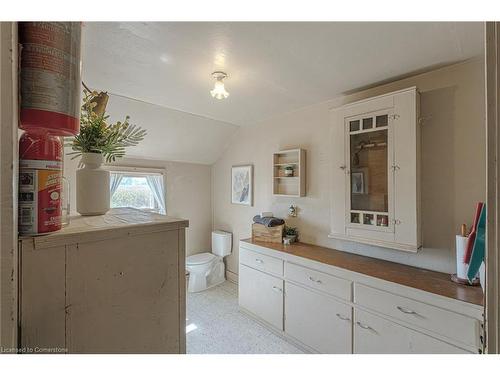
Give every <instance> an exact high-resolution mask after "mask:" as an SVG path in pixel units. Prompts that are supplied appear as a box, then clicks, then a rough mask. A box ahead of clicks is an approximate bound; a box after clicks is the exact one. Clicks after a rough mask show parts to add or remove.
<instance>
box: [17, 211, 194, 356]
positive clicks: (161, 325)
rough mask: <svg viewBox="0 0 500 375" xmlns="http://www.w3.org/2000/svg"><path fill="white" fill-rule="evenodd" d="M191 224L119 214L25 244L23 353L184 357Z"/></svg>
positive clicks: (76, 222) (80, 220) (78, 221)
mask: <svg viewBox="0 0 500 375" xmlns="http://www.w3.org/2000/svg"><path fill="white" fill-rule="evenodd" d="M187 225H188V222H187V221H186V220H182V219H175V218H171V217H167V216H163V215H158V214H153V213H146V212H142V211H139V210H134V209H130V208H122V209H112V210H111V211H109V212H108V213H107V214H106V215H102V216H94V217H88V216H85V217H83V216H79V217H75V218H74V219H73V220H72V222H71V224H70V225H69V226H68V227H66V228H63V229H62V230H61V231H59V232H55V233H52V234H49V235H47V236H40V237H25V238H21V239H20V241H19V254H20V265H21V266H20V324H21V326H20V339H21V342H20V345H21V347H23V348H29V349H32V350H34V352H40V353H47V352H49V353H174V354H180V353H185V352H186V344H185V338H186V331H185V327H186V311H185V296H186V294H185V293H186V287H185V233H184V232H185V228H186V227H187Z"/></svg>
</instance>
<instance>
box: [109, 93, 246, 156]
mask: <svg viewBox="0 0 500 375" xmlns="http://www.w3.org/2000/svg"><path fill="white" fill-rule="evenodd" d="M207 94H208V93H207ZM106 109H107V112H108V114H109V116H110V120H112V121H118V120H119V121H123V120H124V119H125V116H126V115H129V116H130V122H131V123H132V124H137V125H139V126H142V127H143V128H145V129H146V130H147V131H148V135H147V136H146V137H145V138H144V140H143V141H142V142H141V143H140V144H139V145H137V146H136V147H131V148H129V149H128V150H127V156H129V157H138V158H148V159H157V160H175V161H183V162H189V163H200V164H208V165H211V164H213V163H214V162H215V161H216V160H217V158H218V157H219V156H220V154H221V150H223V149H224V147H225V146H226V145H227V144H228V143H229V139H230V138H231V136H232V135H233V134H234V133H235V132H236V130H237V129H238V127H237V126H235V125H233V124H229V123H227V122H223V121H218V120H213V119H210V118H206V117H203V116H197V115H194V114H191V113H187V112H182V111H177V110H175V109H171V108H167V107H162V106H159V105H155V104H150V103H146V102H142V101H140V100H135V99H130V98H126V97H123V96H119V95H115V94H110V95H109V102H108V105H107V107H106Z"/></svg>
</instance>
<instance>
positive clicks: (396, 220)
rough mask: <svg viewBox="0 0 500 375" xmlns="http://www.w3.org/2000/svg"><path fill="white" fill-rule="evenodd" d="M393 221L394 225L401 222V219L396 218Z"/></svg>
mask: <svg viewBox="0 0 500 375" xmlns="http://www.w3.org/2000/svg"><path fill="white" fill-rule="evenodd" d="M392 222H393V223H394V225H399V224H401V220H399V219H394V220H393V221H392Z"/></svg>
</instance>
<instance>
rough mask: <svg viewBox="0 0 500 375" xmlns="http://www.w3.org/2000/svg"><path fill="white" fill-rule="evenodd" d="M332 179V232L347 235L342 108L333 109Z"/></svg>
mask: <svg viewBox="0 0 500 375" xmlns="http://www.w3.org/2000/svg"><path fill="white" fill-rule="evenodd" d="M331 116H332V122H333V126H332V131H331V136H332V148H331V150H332V151H331V152H332V179H331V182H330V183H331V186H330V191H331V203H330V204H331V207H330V221H331V234H333V235H340V236H344V235H345V232H346V231H345V229H346V228H345V212H346V199H345V198H346V194H345V181H346V173H347V165H346V160H345V147H344V139H345V132H344V116H343V111H342V110H341V109H336V110H334V111H332V114H331Z"/></svg>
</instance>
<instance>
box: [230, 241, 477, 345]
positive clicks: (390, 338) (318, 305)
mask: <svg viewBox="0 0 500 375" xmlns="http://www.w3.org/2000/svg"><path fill="white" fill-rule="evenodd" d="M292 246H293V245H292ZM306 246H307V245H306ZM270 247H275V248H277V245H274V246H273V245H270ZM270 247H266V246H264V245H262V244H259V245H256V244H254V243H251V242H247V241H241V242H240V273H239V293H240V295H239V303H240V308H241V310H242V311H243V312H247V313H250V315H251V316H252V317H253V318H256V319H257V320H259V321H260V322H262V323H264V324H265V325H266V326H268V327H269V328H271V329H272V330H274V331H275V332H276V333H278V334H280V335H282V336H283V337H284V338H286V339H288V340H289V341H291V342H292V343H294V344H296V345H297V346H299V347H300V348H302V349H303V350H305V351H308V352H313V353H477V352H481V351H482V343H481V335H482V333H481V332H482V324H481V322H482V306H479V305H474V304H471V303H466V302H463V301H459V300H456V299H452V298H447V297H443V296H440V295H437V294H434V293H429V292H425V291H423V290H420V289H415V288H410V287H408V286H404V285H400V284H395V283H393V282H389V281H385V280H382V279H376V278H374V277H371V276H367V275H364V274H363V273H360V272H353V271H352V270H347V269H344V268H339V267H335V266H332V265H329V264H326V263H321V262H318V261H315V260H311V259H307V258H305V257H302V256H297V255H293V254H291V253H290V252H289V251H285V250H282V251H279V250H276V249H272V248H270ZM311 251H314V250H311Z"/></svg>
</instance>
